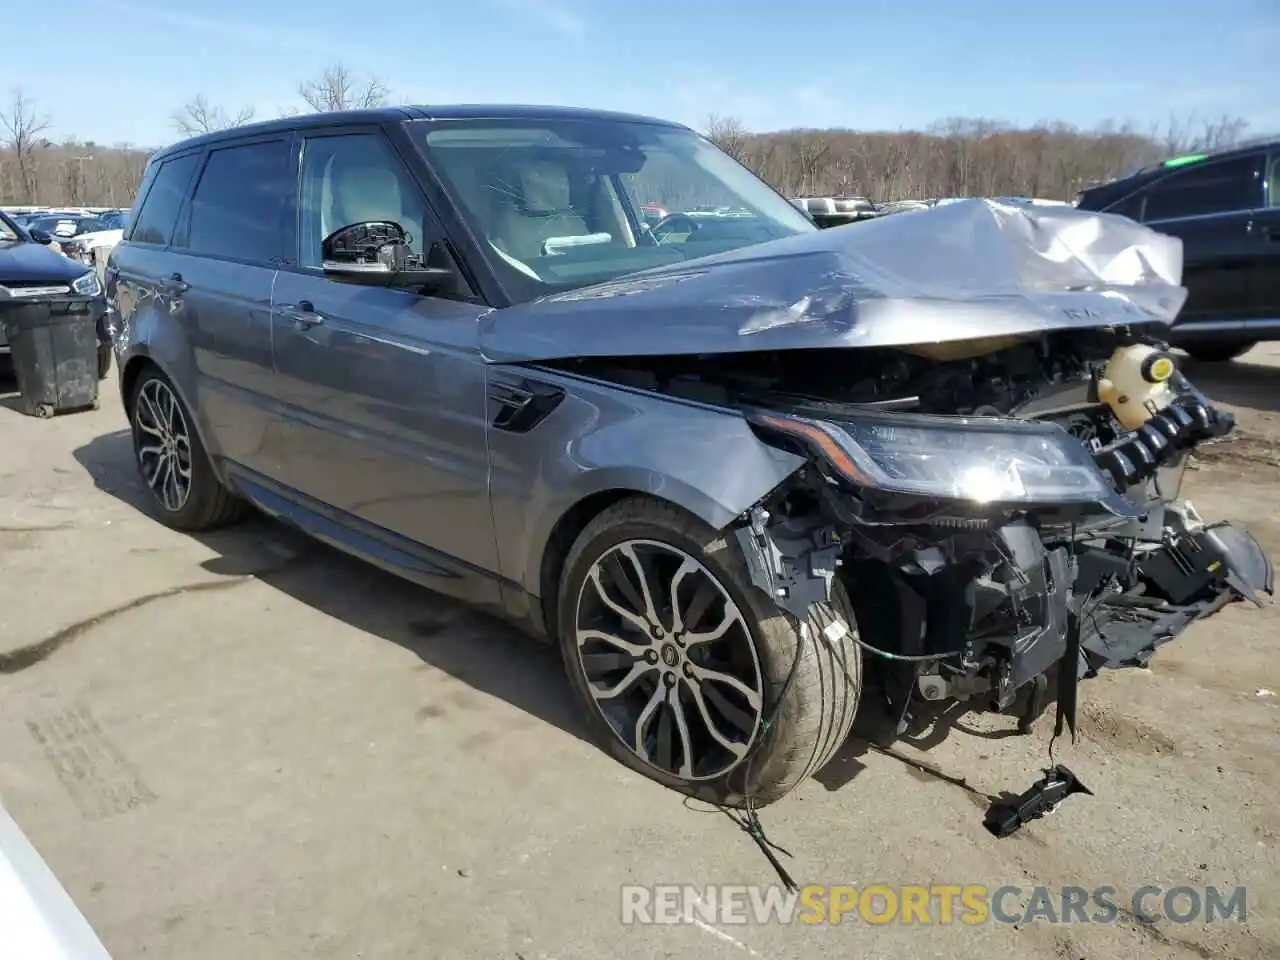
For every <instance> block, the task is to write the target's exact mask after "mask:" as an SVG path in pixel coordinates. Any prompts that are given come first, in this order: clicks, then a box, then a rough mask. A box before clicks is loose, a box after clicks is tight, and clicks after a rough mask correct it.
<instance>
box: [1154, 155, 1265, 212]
mask: <svg viewBox="0 0 1280 960" xmlns="http://www.w3.org/2000/svg"><path fill="white" fill-rule="evenodd" d="M1257 172H1258V161H1257V158H1256V157H1243V158H1241V159H1238V160H1224V161H1220V162H1218V163H1209V164H1206V165H1204V166H1202V167H1192V168H1190V169H1188V170H1183V171H1181V172H1179V173H1175V174H1173V176H1170V177H1166V178H1165V179H1163V180H1161V181H1160V182H1159V183H1157V184H1155V185H1154V186H1153V187H1151V189H1150V190H1148V191H1147V206H1146V212H1145V214H1144V219H1145V220H1147V221H1151V220H1165V219H1168V218H1170V217H1193V216H1197V215H1200V214H1206V213H1231V212H1232V211H1235V210H1249V209H1252V208H1253V207H1256V206H1258V204H1259V203H1260V202H1261V191H1260V188H1259V183H1258V176H1257Z"/></svg>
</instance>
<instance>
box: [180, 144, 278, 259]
mask: <svg viewBox="0 0 1280 960" xmlns="http://www.w3.org/2000/svg"><path fill="white" fill-rule="evenodd" d="M293 194H294V180H293V176H292V174H291V173H290V169H289V141H288V140H271V141H268V142H266V143H250V144H245V145H243V146H238V147H226V148H224V149H221V150H213V151H211V152H210V153H209V159H208V161H207V162H206V163H205V166H204V172H203V173H202V174H201V175H200V182H199V183H197V184H196V189H195V193H194V194H192V197H191V214H190V220H189V225H188V227H187V239H186V243H185V244H183V246H184V247H185V248H186V249H188V250H190V251H192V252H193V253H204V254H209V255H210V256H216V257H232V258H234V259H237V260H249V261H251V262H254V263H267V262H268V261H270V260H272V259H274V258H278V257H280V256H281V255H283V253H284V245H283V243H282V236H283V227H284V223H285V217H284V215H285V211H286V210H287V209H289V208H290V207H291V205H292V204H291V200H292V197H293Z"/></svg>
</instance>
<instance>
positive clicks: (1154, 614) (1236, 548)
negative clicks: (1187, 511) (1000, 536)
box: [1081, 523, 1275, 670]
mask: <svg viewBox="0 0 1280 960" xmlns="http://www.w3.org/2000/svg"><path fill="white" fill-rule="evenodd" d="M1136 567H1137V570H1136V572H1137V575H1138V585H1137V586H1136V587H1134V588H1133V589H1131V590H1128V591H1126V592H1124V593H1114V594H1104V595H1103V596H1102V597H1101V599H1098V600H1092V601H1086V602H1085V607H1084V613H1083V614H1082V621H1081V647H1082V649H1083V651H1084V655H1085V659H1086V661H1087V663H1088V666H1089V667H1090V668H1091V669H1093V670H1097V669H1100V668H1104V667H1105V668H1117V667H1144V666H1146V665H1147V664H1148V663H1149V662H1150V660H1151V657H1152V656H1153V655H1154V654H1155V652H1156V649H1157V648H1158V647H1160V646H1161V645H1162V644H1164V643H1167V642H1168V641H1170V640H1172V639H1173V638H1174V637H1176V636H1177V635H1178V634H1180V633H1181V632H1182V631H1183V630H1185V629H1186V628H1187V627H1188V626H1190V625H1191V624H1192V623H1193V622H1195V621H1196V620H1199V619H1201V618H1203V617H1207V616H1209V615H1210V614H1212V613H1215V612H1216V611H1218V610H1220V609H1221V608H1222V607H1224V606H1226V605H1227V604H1228V603H1229V602H1231V601H1232V600H1233V599H1242V600H1248V601H1250V602H1251V603H1253V604H1255V605H1257V606H1264V605H1265V601H1264V600H1263V599H1262V597H1261V594H1264V593H1265V594H1267V595H1268V596H1272V595H1273V594H1274V590H1275V583H1274V572H1273V570H1272V566H1271V561H1270V560H1269V559H1268V558H1267V555H1266V554H1265V553H1264V552H1263V550H1262V547H1261V545H1260V544H1259V543H1258V541H1257V540H1255V539H1254V538H1253V536H1252V535H1251V534H1250V533H1248V531H1246V530H1242V529H1241V528H1239V527H1234V526H1232V525H1231V524H1228V523H1223V524H1216V525H1214V526H1211V527H1206V528H1204V529H1203V530H1201V531H1199V532H1197V533H1190V534H1184V535H1181V536H1178V537H1176V538H1172V539H1170V540H1168V541H1166V542H1165V543H1164V544H1163V545H1161V546H1159V547H1157V548H1156V549H1154V550H1151V551H1148V552H1146V553H1145V554H1143V555H1141V556H1140V558H1139V559H1138V560H1137V561H1136Z"/></svg>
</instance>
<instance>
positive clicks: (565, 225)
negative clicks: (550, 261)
mask: <svg viewBox="0 0 1280 960" xmlns="http://www.w3.org/2000/svg"><path fill="white" fill-rule="evenodd" d="M462 166H463V165H462V164H457V165H456V166H455V167H454V168H453V169H452V170H451V171H450V174H451V177H452V179H453V181H454V187H455V189H457V191H458V192H459V193H460V194H461V195H462V199H463V201H464V202H465V203H466V204H467V206H468V207H470V208H471V211H472V214H473V216H474V219H475V221H476V222H477V223H478V224H480V225H481V226H482V228H483V229H484V232H485V236H484V239H485V240H486V241H487V242H488V243H489V245H490V246H491V247H492V248H493V249H494V250H496V251H497V252H498V254H499V256H501V257H502V259H503V260H504V261H506V262H507V263H509V264H510V265H511V266H512V267H514V268H516V269H517V270H520V271H521V272H522V273H525V274H528V275H530V276H535V277H536V276H537V274H536V273H535V272H534V271H533V270H532V269H531V268H530V267H529V266H528V265H527V264H526V263H525V262H524V261H526V260H537V259H539V258H541V257H545V256H554V255H555V254H557V253H561V252H563V251H565V250H567V249H570V248H572V247H577V246H582V245H594V244H622V245H623V246H627V247H634V246H635V245H636V238H635V233H634V231H633V230H632V228H631V224H630V223H629V222H628V220H627V217H626V214H625V212H624V211H623V207H622V203H621V201H620V200H619V198H618V195H617V193H616V191H615V190H614V188H613V184H612V182H611V181H610V179H609V178H608V177H605V176H600V175H598V174H595V173H593V172H591V171H588V170H586V169H585V168H583V167H582V166H581V165H579V164H576V163H574V162H573V160H572V159H571V158H566V159H565V160H564V161H563V162H562V161H560V160H559V159H544V158H530V157H524V158H519V157H507V158H500V159H499V161H498V162H497V163H493V164H490V165H489V169H488V170H487V171H485V172H481V171H480V170H477V169H476V167H475V166H470V167H467V168H465V169H461V168H462Z"/></svg>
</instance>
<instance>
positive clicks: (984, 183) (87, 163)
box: [0, 63, 1248, 207]
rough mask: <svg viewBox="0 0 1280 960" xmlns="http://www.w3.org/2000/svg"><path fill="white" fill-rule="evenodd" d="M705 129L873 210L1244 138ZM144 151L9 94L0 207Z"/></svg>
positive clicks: (211, 109) (1121, 127)
mask: <svg viewBox="0 0 1280 960" xmlns="http://www.w3.org/2000/svg"><path fill="white" fill-rule="evenodd" d="M295 93H296V96H297V99H298V101H299V104H298V106H296V107H295V106H289V107H285V108H284V109H282V110H281V111H280V113H281V115H282V116H287V115H291V114H296V113H298V112H300V111H301V110H302V109H304V108H305V109H308V110H311V111H316V112H323V111H329V110H345V109H351V108H360V107H376V106H381V105H383V104H386V103H387V102H388V101H389V99H390V91H389V90H388V89H387V87H386V86H385V84H383V82H382V81H381V80H380V79H379V78H377V77H376V76H372V75H361V74H359V73H357V72H356V71H353V70H351V69H350V68H349V67H347V66H346V65H344V64H342V63H334V64H331V65H330V66H327V67H325V68H324V69H323V70H322V71H321V72H320V73H319V74H318V75H317V76H315V77H313V78H311V79H309V80H304V81H303V82H301V83H299V85H298V87H297V90H296V91H295ZM254 119H255V111H254V109H253V108H252V107H242V108H227V107H224V106H221V105H218V104H215V103H213V102H211V101H210V100H209V99H208V98H207V97H206V96H205V95H203V94H197V95H195V96H193V97H191V98H190V100H188V101H187V102H186V103H185V104H183V105H182V106H180V107H179V108H178V109H176V110H175V111H174V113H173V114H172V116H171V117H170V124H171V127H172V129H173V131H174V133H175V134H176V135H177V136H181V137H187V136H194V135H197V134H200V133H207V132H211V131H214V130H220V129H224V128H228V127H235V126H240V125H242V124H245V123H249V122H250V121H252V120H254ZM704 132H705V133H706V134H707V136H708V137H710V138H711V139H712V140H713V141H715V142H716V143H717V144H718V145H719V146H720V147H721V148H722V149H723V150H725V151H726V152H727V153H729V154H730V155H731V156H733V157H735V158H736V159H738V160H739V161H740V162H742V163H743V164H744V165H745V166H747V167H749V168H750V169H751V170H753V171H754V172H755V173H756V174H757V175H758V176H760V177H761V178H762V179H764V180H766V181H767V182H769V183H770V184H772V185H773V186H774V187H775V188H776V189H777V190H778V191H779V192H781V193H783V194H785V195H787V196H830V195H837V196H839V195H843V196H864V197H867V198H869V199H871V200H873V201H876V202H883V201H886V200H903V199H919V200H922V199H927V198H930V197H953V196H1035V197H1043V198H1047V199H1060V200H1069V199H1071V198H1072V197H1073V196H1074V195H1075V194H1076V192H1078V191H1079V190H1080V189H1081V188H1082V187H1084V186H1086V185H1088V184H1089V183H1093V182H1097V181H1100V180H1105V179H1108V178H1110V177H1113V176H1117V175H1120V174H1122V173H1124V172H1125V171H1127V170H1130V169H1133V168H1134V167H1138V166H1141V165H1144V164H1147V163H1151V162H1153V161H1155V160H1157V159H1160V158H1162V157H1167V156H1173V155H1176V154H1180V153H1190V152H1198V151H1210V150H1216V149H1221V148H1224V147H1228V146H1232V145H1234V144H1237V143H1239V142H1242V140H1243V139H1244V137H1245V135H1246V134H1247V133H1248V125H1247V123H1246V122H1245V121H1243V120H1241V119H1238V118H1234V117H1229V116H1224V117H1217V118H1212V119H1207V120H1205V119H1197V118H1195V117H1183V118H1177V117H1174V118H1171V119H1170V120H1169V121H1168V122H1167V123H1163V124H1157V125H1153V126H1150V127H1147V128H1140V127H1139V126H1137V125H1135V124H1133V123H1117V122H1106V123H1102V124H1099V125H1097V126H1096V127H1093V128H1090V129H1082V128H1079V127H1073V126H1069V125H1067V124H1063V123H1040V124H1035V125H1033V126H1030V127H1014V126H1010V125H1007V124H1002V123H998V122H996V121H993V120H985V119H970V118H953V119H948V120H943V121H940V122H939V123H937V124H934V125H933V126H932V127H930V128H929V129H927V130H920V131H917V130H903V131H896V132H886V131H860V130H854V129H828V130H811V129H793V130H779V131H774V132H770V133H754V132H751V131H748V130H747V129H746V128H745V127H744V126H743V124H742V123H741V122H740V121H738V120H737V119H735V118H733V117H725V116H719V115H712V116H710V117H708V118H707V121H706V123H705V124H704ZM152 152H153V151H152V149H149V148H145V147H140V146H133V145H130V144H113V145H107V144H101V143H94V142H92V141H83V140H79V139H77V138H75V137H74V136H68V137H62V138H60V139H59V138H56V137H55V127H54V124H53V120H52V118H51V117H50V116H49V115H48V114H47V113H46V112H44V111H43V110H41V108H40V105H39V104H38V103H37V102H36V100H35V99H34V98H32V97H30V96H28V95H27V94H26V93H25V92H24V91H23V90H21V89H15V90H13V91H12V92H11V95H10V97H9V98H8V100H7V101H6V102H5V103H4V104H3V106H2V107H0V205H5V204H12V205H17V204H45V205H67V206H113V207H115V206H127V205H129V204H130V203H131V202H132V200H133V196H134V193H135V191H136V190H137V187H138V183H139V182H140V180H141V178H142V171H143V168H144V167H145V166H146V162H147V158H148V157H149V156H150V154H151V153H152Z"/></svg>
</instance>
